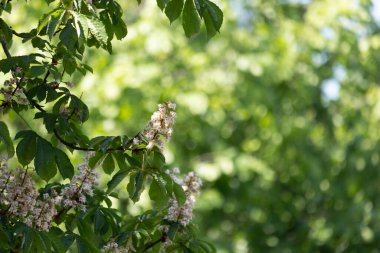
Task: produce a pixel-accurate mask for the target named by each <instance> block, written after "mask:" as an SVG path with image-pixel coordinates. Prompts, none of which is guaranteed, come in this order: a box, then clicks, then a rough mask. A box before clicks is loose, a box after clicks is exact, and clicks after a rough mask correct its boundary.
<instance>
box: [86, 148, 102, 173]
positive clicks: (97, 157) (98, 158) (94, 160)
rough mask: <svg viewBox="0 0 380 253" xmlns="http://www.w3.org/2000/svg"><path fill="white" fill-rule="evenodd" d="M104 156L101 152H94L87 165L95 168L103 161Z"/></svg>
mask: <svg viewBox="0 0 380 253" xmlns="http://www.w3.org/2000/svg"><path fill="white" fill-rule="evenodd" d="M105 158H106V155H104V154H103V153H100V152H99V153H96V154H95V155H94V156H93V157H91V158H90V160H89V162H88V165H89V166H90V168H91V169H96V168H98V167H99V166H100V165H101V164H102V163H103V161H104V159H105Z"/></svg>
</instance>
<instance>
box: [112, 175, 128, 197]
mask: <svg viewBox="0 0 380 253" xmlns="http://www.w3.org/2000/svg"><path fill="white" fill-rule="evenodd" d="M128 173H129V170H120V171H118V172H117V173H116V174H115V175H114V176H113V177H112V179H111V180H110V181H109V182H108V183H107V186H108V189H107V193H110V192H112V190H113V189H115V188H116V187H117V186H118V185H119V184H120V183H121V182H122V181H123V180H124V178H126V177H127V176H128Z"/></svg>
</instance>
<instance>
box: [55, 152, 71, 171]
mask: <svg viewBox="0 0 380 253" xmlns="http://www.w3.org/2000/svg"><path fill="white" fill-rule="evenodd" d="M55 162H56V163H57V167H58V170H59V173H61V175H62V178H69V179H70V178H72V177H73V176H74V166H73V165H72V164H71V162H70V159H69V157H68V156H67V155H66V153H65V152H63V151H62V150H60V149H58V148H56V149H55Z"/></svg>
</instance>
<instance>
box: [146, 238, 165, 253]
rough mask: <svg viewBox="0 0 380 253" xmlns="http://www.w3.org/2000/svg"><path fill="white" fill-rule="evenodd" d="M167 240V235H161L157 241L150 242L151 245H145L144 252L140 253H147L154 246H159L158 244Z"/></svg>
mask: <svg viewBox="0 0 380 253" xmlns="http://www.w3.org/2000/svg"><path fill="white" fill-rule="evenodd" d="M166 239H167V235H166V234H163V235H162V236H161V237H160V238H159V239H157V240H156V241H154V242H151V243H148V244H147V245H145V247H144V250H143V251H142V252H147V251H148V250H149V249H151V248H153V247H154V246H156V245H157V244H159V243H160V242H165V241H166Z"/></svg>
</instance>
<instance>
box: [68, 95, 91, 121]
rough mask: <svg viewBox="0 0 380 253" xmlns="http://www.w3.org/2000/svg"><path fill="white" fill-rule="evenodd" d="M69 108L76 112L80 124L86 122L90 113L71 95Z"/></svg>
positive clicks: (80, 101)
mask: <svg viewBox="0 0 380 253" xmlns="http://www.w3.org/2000/svg"><path fill="white" fill-rule="evenodd" d="M70 107H71V109H73V110H75V111H76V112H77V113H76V115H77V116H78V118H79V120H80V121H81V122H85V121H87V120H88V118H89V117H90V112H89V110H88V107H87V105H86V104H85V103H83V101H82V100H80V99H79V98H77V97H76V96H74V95H71V103H70Z"/></svg>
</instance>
